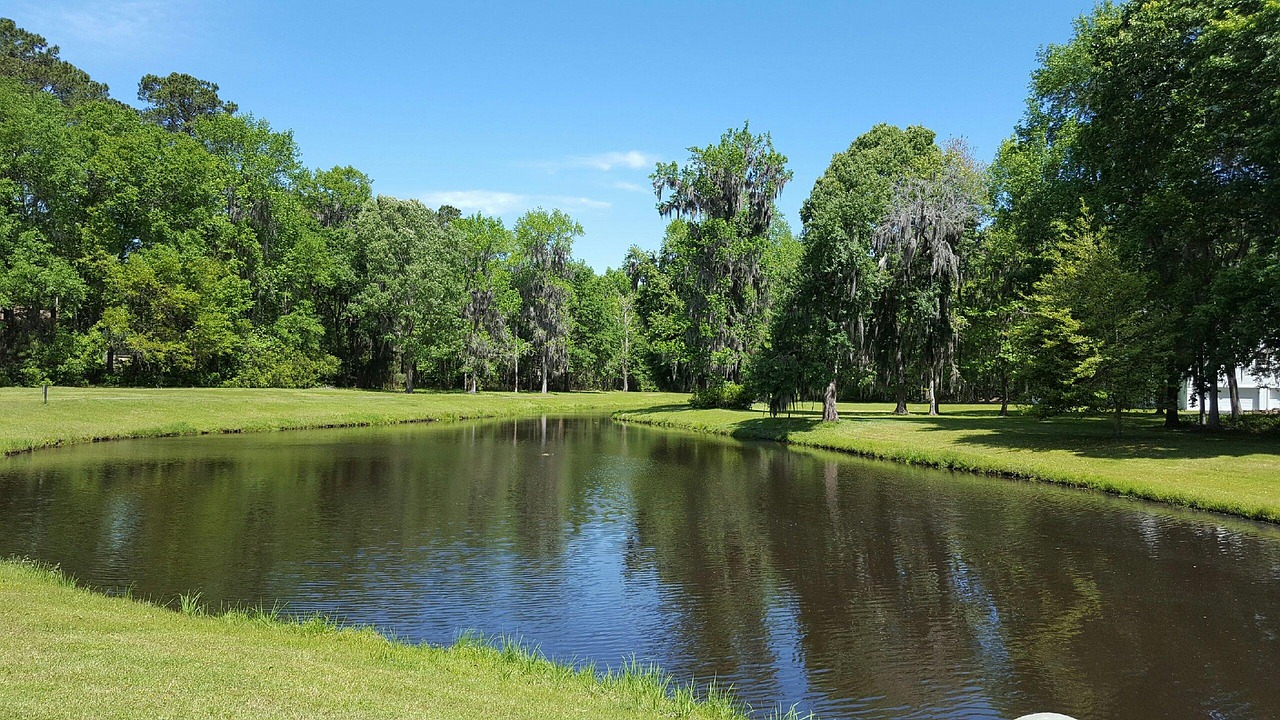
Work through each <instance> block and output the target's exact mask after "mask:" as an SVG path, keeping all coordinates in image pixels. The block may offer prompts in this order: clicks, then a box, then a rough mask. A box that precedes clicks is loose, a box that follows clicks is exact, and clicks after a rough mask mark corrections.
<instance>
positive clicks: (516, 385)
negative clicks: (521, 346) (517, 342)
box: [511, 350, 520, 393]
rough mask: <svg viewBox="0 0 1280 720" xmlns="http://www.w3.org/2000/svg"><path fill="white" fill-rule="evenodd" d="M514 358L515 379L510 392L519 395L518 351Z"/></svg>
mask: <svg viewBox="0 0 1280 720" xmlns="http://www.w3.org/2000/svg"><path fill="white" fill-rule="evenodd" d="M515 358H516V363H515V365H516V373H515V379H514V381H513V384H512V389H511V392H513V393H519V392H520V351H519V350H517V351H516V354H515Z"/></svg>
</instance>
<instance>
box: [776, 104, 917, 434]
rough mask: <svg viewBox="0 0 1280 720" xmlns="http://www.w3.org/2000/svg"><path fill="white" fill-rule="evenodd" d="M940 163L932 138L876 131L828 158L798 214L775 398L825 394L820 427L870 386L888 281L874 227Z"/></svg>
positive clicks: (780, 326) (779, 321) (779, 324)
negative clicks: (853, 392) (876, 325)
mask: <svg viewBox="0 0 1280 720" xmlns="http://www.w3.org/2000/svg"><path fill="white" fill-rule="evenodd" d="M937 155H938V148H937V146H936V145H935V144H934V133H933V132H932V131H931V130H928V129H926V128H923V127H919V126H913V127H909V128H907V129H905V130H903V129H900V128H897V127H894V126H891V125H876V126H875V127H873V128H872V129H871V130H869V131H868V132H866V133H865V134H863V135H862V136H860V137H858V138H857V139H856V140H854V141H853V143H852V144H851V145H850V146H849V148H848V149H847V150H846V151H844V152H842V153H837V154H836V155H835V156H834V157H832V159H831V164H830V166H828V168H827V170H826V172H824V173H823V175H822V176H821V177H820V178H818V180H817V182H815V183H814V186H813V191H812V193H811V194H810V195H809V197H808V199H806V200H805V202H804V204H803V205H802V206H801V209H800V219H801V221H802V222H803V223H804V231H803V234H802V236H801V238H802V243H803V255H802V257H801V258H800V261H799V270H798V272H797V274H796V283H795V287H794V290H793V292H792V293H791V295H790V299H789V302H788V303H787V306H786V308H785V309H784V310H783V311H782V312H781V313H780V314H779V316H778V317H776V318H775V321H774V329H773V333H772V335H773V348H772V350H771V353H770V355H771V357H772V363H773V367H772V368H771V372H770V373H769V374H770V376H771V377H772V378H773V382H774V383H775V384H776V387H774V388H772V394H773V395H775V396H781V397H785V398H786V399H788V400H790V399H795V398H798V397H799V396H800V395H802V394H804V393H807V392H808V391H810V390H812V389H815V387H821V388H823V403H822V417H823V419H824V420H827V421H834V420H837V419H839V414H838V412H837V410H836V400H837V396H838V390H839V385H840V384H841V383H842V382H859V381H861V380H863V379H865V378H866V377H867V376H868V375H869V372H870V368H871V366H872V357H871V355H870V352H869V349H870V348H869V342H870V336H869V333H870V330H871V328H870V315H871V309H872V302H873V300H874V299H875V298H876V297H877V296H878V295H879V293H880V289H881V286H882V285H883V275H884V272H883V270H882V269H881V268H880V266H879V265H878V264H877V261H876V252H875V248H874V238H875V232H876V228H877V226H878V225H879V223H880V221H881V220H882V219H883V218H884V216H885V214H886V213H887V212H888V210H889V207H890V202H891V201H892V200H893V197H894V194H893V193H894V188H895V187H896V186H897V184H898V183H899V182H901V181H902V180H903V178H905V177H908V176H914V175H916V174H919V173H921V172H923V169H924V168H925V167H926V166H930V165H932V164H935V163H936V162H937ZM786 404H787V403H786V402H780V403H776V405H777V406H778V407H782V406H785V405H786Z"/></svg>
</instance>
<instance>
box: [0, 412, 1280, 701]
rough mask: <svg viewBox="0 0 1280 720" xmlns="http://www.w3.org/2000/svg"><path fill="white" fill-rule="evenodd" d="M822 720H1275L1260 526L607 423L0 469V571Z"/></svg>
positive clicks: (525, 424) (1278, 604)
mask: <svg viewBox="0 0 1280 720" xmlns="http://www.w3.org/2000/svg"><path fill="white" fill-rule="evenodd" d="M11 554H18V555H27V556H30V557H33V558H38V559H41V560H45V561H49V562H56V563H60V564H61V565H62V567H63V568H64V569H65V570H67V571H69V572H71V573H72V574H74V575H75V576H77V577H78V578H80V579H81V580H82V581H85V582H87V583H89V584H92V585H94V586H97V587H99V588H101V589H104V590H107V591H119V590H121V589H123V588H126V587H129V588H132V590H133V592H134V594H135V596H141V597H147V598H152V599H156V600H159V601H167V602H173V600H174V598H175V597H176V596H177V595H178V594H179V593H182V592H188V591H193V590H199V591H201V592H202V593H203V595H202V598H203V600H205V601H206V602H208V603H209V604H210V605H211V606H212V607H213V608H215V609H216V608H218V607H220V606H226V605H235V604H240V605H258V604H263V605H266V606H271V605H272V604H275V603H283V604H284V605H285V607H286V608H287V609H288V610H289V611H291V612H297V613H309V612H313V611H319V612H323V613H326V614H329V615H332V616H335V617H338V618H340V619H343V620H345V621H346V622H350V623H361V624H373V625H376V626H377V627H379V628H381V629H382V630H384V631H387V632H390V633H394V634H395V635H396V636H398V637H400V638H403V639H407V640H413V641H422V640H425V641H430V642H433V643H448V642H451V641H452V640H453V639H455V638H456V637H457V635H458V634H459V632H460V631H462V630H464V629H474V630H478V631H481V632H484V633H486V634H493V635H498V634H502V635H509V636H517V637H520V638H523V639H524V640H525V641H526V642H529V643H534V644H537V645H539V646H540V647H541V649H542V651H543V652H544V653H546V654H547V655H550V656H552V657H554V658H558V659H562V660H586V659H590V660H594V661H596V662H597V663H599V664H602V665H604V664H612V665H617V664H619V663H620V662H622V661H623V660H624V659H626V658H629V657H630V656H632V655H633V654H634V655H635V656H636V657H637V658H638V659H640V660H642V661H653V662H657V663H659V664H660V665H662V666H663V667H664V668H666V669H667V670H669V671H670V672H672V673H673V674H674V675H676V677H677V678H678V679H680V680H683V681H688V680H690V679H697V680H699V681H706V680H709V679H711V678H713V677H715V678H718V679H719V681H720V682H722V683H724V682H729V683H732V684H733V685H734V687H735V689H736V692H737V694H738V695H739V696H740V697H741V698H742V699H743V700H744V701H746V702H749V703H750V704H751V705H752V706H754V707H756V708H758V709H772V708H776V707H778V706H783V707H790V706H791V705H793V704H794V705H797V706H798V707H799V708H800V709H801V710H806V711H807V710H813V711H814V712H816V713H817V714H818V715H819V717H820V718H824V719H830V718H846V717H847V718H948V719H950V718H1013V717H1016V716H1018V715H1020V714H1022V713H1025V712H1031V711H1035V710H1055V711H1058V712H1066V713H1068V714H1072V715H1075V716H1077V717H1081V718H1133V717H1161V718H1206V717H1210V718H1259V717H1280V530H1278V529H1276V528H1273V527H1270V526H1263V525H1256V524H1251V523H1246V522H1237V521H1233V520H1230V519H1227V518H1222V517H1218V516H1214V515H1208V514H1197V513H1190V512H1182V511H1178V510H1174V509H1169V508H1164V507H1161V506H1156V505H1151V504H1145V503H1139V502H1135V501H1129V500H1123V499H1117V498H1110V497H1106V496H1102V495H1098V494H1094V493H1087V492H1080V491H1074V490H1069V489H1063V488H1054V487H1047V486H1040V485H1033V484H1026V483H1017V482H1011V481H1005V480H998V479H989V478H980V477H971V476H967V475H959V474H950V473H944V472H938V471H924V470H913V469H907V468H903V467H899V466H894V465H886V464H880V463H874V462H868V461H860V460H857V459H853V458H847V457H843V456H836V455H832V454H822V453H812V452H804V451H790V450H786V449H784V448H781V447H778V446H771V445H757V444H742V443H736V442H732V441H728V440H719V439H714V438H706V437H697V436H692V435H686V434H678V433H668V432H664V431H660V430H654V429H647V428H641V427H635V426H631V427H623V426H619V425H615V424H612V423H611V422H610V421H609V420H608V419H607V418H590V417H585V418H584V417H579V418H565V419H549V420H531V421H519V422H511V421H507V422H490V423H477V424H462V425H441V426H400V427H391V428H378V429H360V430H323V431H307V432H284V433H270V434H258V435H241V436H216V437H203V438H169V439H161V440H139V441H129V442H119V443H106V444H100V445H92V446H80V447H71V448H64V449H58V450H49V451H41V452H38V453H34V454H30V455H25V456H18V457H14V458H10V459H7V460H3V461H0V555H11Z"/></svg>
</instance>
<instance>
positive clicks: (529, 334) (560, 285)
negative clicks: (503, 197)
mask: <svg viewBox="0 0 1280 720" xmlns="http://www.w3.org/2000/svg"><path fill="white" fill-rule="evenodd" d="M581 235H582V226H581V225H579V224H578V223H577V221H575V220H574V219H573V218H571V217H569V216H568V215H567V214H565V213H563V212H561V211H559V210H552V211H551V212H547V211H546V210H542V209H537V210H530V211H529V212H527V213H525V214H524V215H523V216H521V217H520V219H519V220H518V221H516V233H515V237H516V247H517V255H516V263H515V272H514V275H515V286H516V288H517V289H518V290H519V292H520V299H521V304H522V305H523V311H522V313H521V316H520V320H521V337H522V338H523V339H525V340H526V341H527V342H528V343H529V351H530V354H531V355H532V357H533V360H534V363H535V366H536V367H537V368H538V378H539V380H540V381H541V383H542V392H544V393H545V392H547V390H548V388H549V386H550V383H551V381H552V380H553V379H554V378H555V377H558V376H559V375H560V374H561V373H562V372H564V369H565V367H566V365H567V363H568V349H569V344H568V335H569V330H570V322H571V320H570V317H571V316H570V305H571V303H572V300H573V284H572V277H571V275H570V273H571V270H572V268H571V266H570V257H571V254H572V251H573V241H574V239H575V238H577V237H579V236H581Z"/></svg>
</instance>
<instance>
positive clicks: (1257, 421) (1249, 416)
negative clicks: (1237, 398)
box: [1222, 410, 1280, 435]
mask: <svg viewBox="0 0 1280 720" xmlns="http://www.w3.org/2000/svg"><path fill="white" fill-rule="evenodd" d="M1222 425H1223V427H1226V428H1229V429H1231V430H1237V431H1239V432H1243V433H1249V434H1250V435H1280V410H1254V411H1252V412H1246V413H1243V414H1242V415H1240V418H1239V419H1238V420H1237V419H1233V418H1232V417H1231V416H1229V415H1225V414H1224V415H1223V418H1222Z"/></svg>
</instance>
